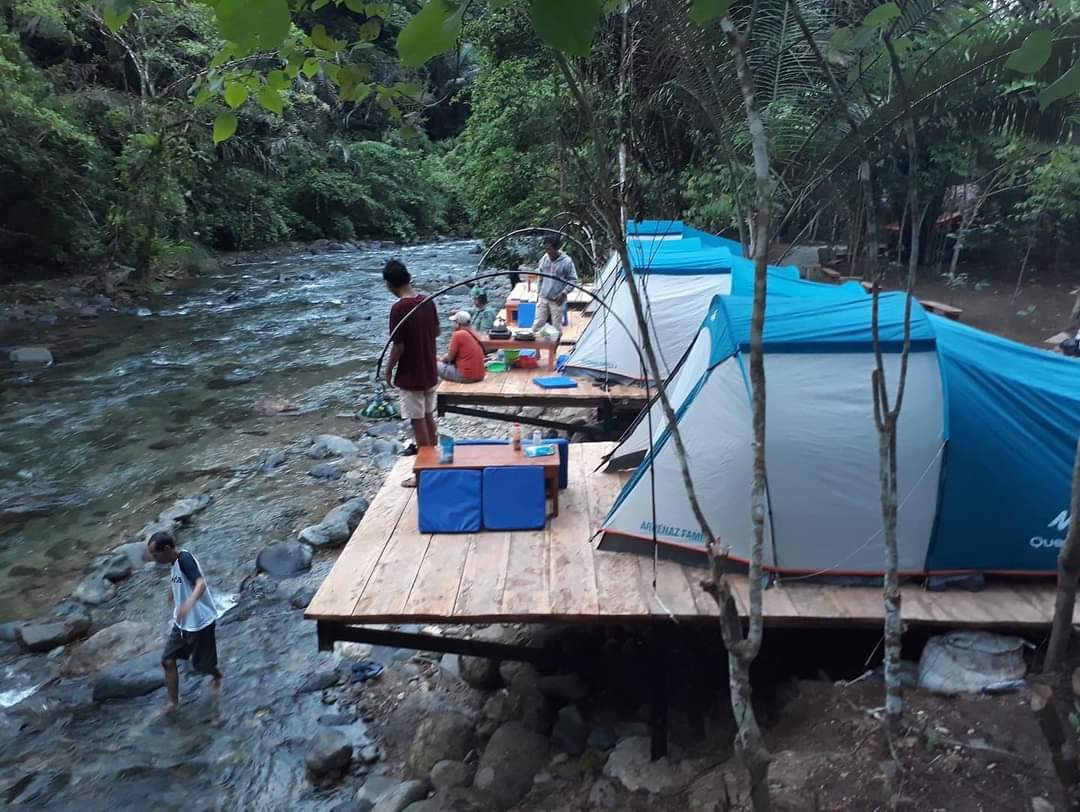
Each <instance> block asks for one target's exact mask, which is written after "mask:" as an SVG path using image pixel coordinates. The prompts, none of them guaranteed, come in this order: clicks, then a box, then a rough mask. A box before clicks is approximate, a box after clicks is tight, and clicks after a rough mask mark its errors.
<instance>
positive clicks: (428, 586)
mask: <svg viewBox="0 0 1080 812" xmlns="http://www.w3.org/2000/svg"><path fill="white" fill-rule="evenodd" d="M609 448H610V445H609V444H607V443H590V444H583V445H582V444H575V445H571V446H570V487H569V488H567V489H566V490H565V491H564V493H563V501H562V511H561V515H560V516H559V517H558V518H557V519H554V520H553V521H551V522H550V523H549V524H548V528H547V529H546V530H544V531H534V532H520V533H506V532H501V533H488V532H484V533H474V534H466V535H421V534H420V532H419V531H418V530H417V515H416V491H415V489H406V488H402V487H401V485H400V482H401V480H402V479H403V478H404V477H405V476H407V475H408V473H409V469H410V467H411V465H412V461H411V460H410V459H408V458H406V459H402V460H401V461H400V462H399V463H398V466H397V467H396V468H395V469H394V470H393V471H391V472H390V474H389V476H388V477H387V479H386V484H385V485H384V486H383V488H382V490H381V491H380V492H379V494H378V496H377V497H376V498H375V501H374V503H373V504H372V505H371V507H370V509H369V510H368V512H367V515H366V516H365V517H364V520H363V521H362V522H361V523H360V526H359V527H358V528H357V529H356V532H355V533H353V536H352V538H351V539H350V541H349V543H348V544H347V545H346V546H345V548H344V549H343V550H342V552H341V555H340V556H339V557H338V560H337V562H336V563H335V565H334V568H333V570H332V571H331V572H330V574H329V576H327V578H326V580H325V581H323V583H322V586H321V587H320V588H319V591H318V594H316V596H315V599H314V600H313V601H312V602H311V605H310V606H309V607H308V608H307V611H306V612H305V617H307V618H309V619H314V620H318V621H323V622H328V623H337V624H354V625H358V624H374V623H432V624H449V623H454V624H458V623H460V624H469V623H513V622H564V621H567V622H572V621H581V622H620V623H622V622H638V621H647V620H650V619H654V618H655V619H663V618H665V617H668V616H669V611H670V615H674V617H676V618H677V619H679V620H681V621H707V620H709V619H710V618H712V617H713V616H715V615H716V606H715V604H714V603H713V600H712V598H710V597H709V596H708V595H707V594H706V593H705V592H704V591H703V590H702V588H701V580H702V578H703V577H704V575H705V570H704V569H698V568H695V567H688V566H684V565H681V564H677V563H674V562H670V561H660V562H659V563H658V565H657V569H656V572H655V578H656V587H655V590H654V588H653V578H654V571H653V561H652V558H651V557H648V556H639V555H634V554H632V553H614V552H603V551H600V550H597V549H596V544H595V543H590V541H589V539H590V537H591V536H592V533H593V531H594V530H595V529H596V528H597V527H598V526H599V523H600V522H601V521H602V520H603V517H604V515H605V513H606V511H607V509H608V508H609V506H610V505H611V503H612V500H613V499H614V498H615V496H616V495H617V494H618V492H619V489H620V488H621V486H622V483H623V481H624V480H625V477H626V475H625V474H606V473H593V469H594V468H596V466H597V464H598V462H599V460H600V458H601V456H602V455H603V453H604V452H605V451H606V450H607V449H609ZM734 580H735V582H736V585H737V589H736V592H737V596H738V600H739V611H740V612H741V613H742V614H743V615H745V614H746V606H747V601H746V593H747V590H746V579H745V578H742V577H735V578H734ZM903 600H904V604H903V608H904V620H905V621H906V622H907V623H908V624H909V625H934V626H981V627H1000V628H1018V629H1019V628H1038V627H1047V626H1049V623H1050V619H1051V616H1052V610H1053V603H1054V585H1053V582H1052V581H1051V580H1046V581H1038V582H1036V581H1030V580H1010V581H999V582H992V583H991V584H989V585H988V586H987V587H986V588H985V589H983V590H982V591H980V592H974V593H971V592H961V591H947V592H927V591H925V590H923V589H921V588H919V587H916V586H907V587H904V589H903ZM764 611H765V618H766V622H767V623H768V624H769V625H773V626H779V625H804V626H869V627H879V626H880V625H881V623H882V601H881V590H880V589H876V588H864V587H845V586H826V585H821V584H807V583H798V582H792V581H789V582H787V583H784V584H781V585H778V586H774V587H773V588H771V589H767V590H766V591H765V593H764ZM1078 616H1080V609H1078Z"/></svg>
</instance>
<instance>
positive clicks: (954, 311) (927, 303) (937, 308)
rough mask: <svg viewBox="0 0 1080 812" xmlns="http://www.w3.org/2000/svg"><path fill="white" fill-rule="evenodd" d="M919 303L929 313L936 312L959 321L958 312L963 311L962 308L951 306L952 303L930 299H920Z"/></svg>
mask: <svg viewBox="0 0 1080 812" xmlns="http://www.w3.org/2000/svg"><path fill="white" fill-rule="evenodd" d="M919 304H921V305H922V306H923V307H924V308H926V309H927V310H929V311H930V312H931V313H936V314H937V315H939V316H944V317H945V318H947V319H952V320H953V321H960V314H961V313H963V312H964V310H963V308H960V307H953V306H952V305H947V304H943V303H941V302H935V301H932V300H930V299H920V300H919Z"/></svg>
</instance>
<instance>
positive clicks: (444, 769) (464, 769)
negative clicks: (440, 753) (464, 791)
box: [429, 761, 473, 792]
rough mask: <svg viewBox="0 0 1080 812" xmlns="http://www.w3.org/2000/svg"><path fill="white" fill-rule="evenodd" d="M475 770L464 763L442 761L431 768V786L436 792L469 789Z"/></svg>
mask: <svg viewBox="0 0 1080 812" xmlns="http://www.w3.org/2000/svg"><path fill="white" fill-rule="evenodd" d="M472 779H473V768H472V767H470V766H469V765H468V764H466V763H465V762H464V761H440V762H439V763H438V764H436V765H435V766H434V767H432V768H431V776H430V777H429V780H430V781H431V786H432V787H434V789H435V791H436V792H441V791H443V790H448V789H456V788H457V787H467V786H469V784H471V783H472Z"/></svg>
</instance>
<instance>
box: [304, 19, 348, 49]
mask: <svg viewBox="0 0 1080 812" xmlns="http://www.w3.org/2000/svg"><path fill="white" fill-rule="evenodd" d="M311 41H312V43H314V45H315V47H316V48H320V49H322V50H324V51H340V50H341V48H342V45H341V43H340V42H338V41H337V40H336V39H334V38H333V37H331V36H330V35H329V34H327V33H326V26H325V25H317V26H315V27H314V28H312V29H311Z"/></svg>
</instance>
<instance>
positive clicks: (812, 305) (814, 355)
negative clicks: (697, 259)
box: [601, 293, 1080, 576]
mask: <svg viewBox="0 0 1080 812" xmlns="http://www.w3.org/2000/svg"><path fill="white" fill-rule="evenodd" d="M905 304H906V295H905V294H902V293H891V294H884V295H882V296H881V297H880V303H879V335H880V338H881V344H880V346H881V350H882V353H883V360H884V365H885V369H886V380H887V382H888V385H889V390H890V392H891V393H892V396H893V397H895V391H896V382H897V378H898V372H899V366H900V358H901V348H902V346H903V340H904V328H903V325H904V308H905ZM751 307H752V301H751V299H749V298H747V297H737V296H731V297H716V298H714V299H713V301H712V304H711V307H710V309H709V313H708V316H707V317H706V318H705V320H704V322H703V323H702V325H701V328H700V330H699V331H698V333H697V336H696V338H695V339H694V341H693V343H692V344H691V346H690V348H689V350H688V351H687V353H686V355H685V357H684V358H683V359H682V362H681V363H680V365H679V368H678V369H677V371H676V373H675V375H673V376H672V378H671V380H670V381H669V383H668V394H669V397H670V399H671V402H672V406H673V407H674V408H675V410H676V414H677V419H678V425H679V428H680V432H681V435H682V437H683V441H684V444H685V446H686V448H687V450H688V454H689V463H690V471H691V475H692V478H693V482H694V487H695V490H696V493H697V496H698V499H699V501H700V503H701V505H702V507H703V509H704V511H705V514H706V517H707V519H708V521H709V524H710V529H711V530H712V532H713V534H714V536H715V537H716V538H717V539H718V540H719V543H720V544H721V546H722V547H723V548H725V549H726V550H728V551H729V553H730V555H731V557H732V558H733V559H734V560H736V561H746V560H748V559H749V556H750V545H751V538H752V527H751V519H750V496H751V468H752V442H751V400H750V384H749V378H748V357H747V353H748V347H749V338H750V315H751ZM911 307H912V312H911V323H910V347H911V352H910V359H909V366H908V373H907V385H906V391H905V395H904V402H903V408H902V410H901V413H900V419H899V424H898V428H897V444H898V480H899V488H898V493H899V501H898V504H899V514H898V531H897V532H898V539H899V552H900V568H901V571H902V572H903V573H904V574H907V575H924V574H933V573H938V574H943V573H955V572H982V573H1003V574H1008V573H1017V574H1022V573H1045V572H1053V571H1054V569H1055V562H1056V555H1057V551H1058V548H1059V547H1060V546H1061V544H1062V543H1063V540H1064V536H1065V534H1066V532H1067V530H1068V527H1069V524H1070V522H1071V519H1072V517H1071V516H1070V515H1069V494H1070V484H1071V483H1070V480H1071V471H1072V463H1073V460H1074V456H1075V452H1076V443H1077V436H1078V433H1080V363H1078V362H1076V361H1074V360H1072V359H1069V358H1065V357H1063V356H1060V355H1055V354H1053V353H1049V352H1045V351H1041V350H1036V349H1032V348H1029V347H1025V346H1022V345H1020V344H1016V343H1014V342H1011V341H1007V340H1005V339H1002V338H999V337H996V336H992V335H989V334H987V333H984V332H982V331H979V330H975V329H972V328H970V327H965V326H963V325H960V324H957V323H955V322H951V321H949V320H947V319H939V318H937V317H935V316H930V315H928V314H927V313H926V312H925V311H924V310H923V308H922V307H921V306H920V305H919V304H918V302H915V301H913V302H912V303H911ZM871 308H872V299H871V298H870V297H864V298H862V299H851V300H848V301H839V302H838V301H826V300H822V299H815V298H813V297H783V296H774V295H771V294H770V296H769V298H768V300H767V306H766V318H765V335H764V352H765V375H766V391H767V401H766V402H767V408H766V425H767V432H766V451H765V453H766V465H767V511H766V516H767V519H766V536H765V565H766V568H767V569H769V570H771V571H776V572H782V573H799V574H815V575H845V576H851V575H873V576H876V575H878V574H880V573H881V571H882V566H883V561H884V547H883V536H882V518H881V503H880V491H879V451H878V436H877V431H876V428H875V424H874V416H873V400H872V391H871V383H870V381H871V374H872V372H873V370H874V367H875V361H874V350H873V342H872V332H871ZM635 464H636V465H637V467H636V470H635V471H634V473H633V474H632V476H631V478H630V480H629V481H628V482H627V484H626V486H625V487H624V489H623V491H622V493H621V494H620V495H619V497H618V499H617V500H616V502H615V503H614V505H613V506H612V508H611V510H610V512H609V514H608V516H607V518H606V520H605V521H604V523H603V525H602V529H601V533H602V534H603V539H602V540H601V548H602V549H623V548H625V547H627V546H637V547H644V548H645V549H648V550H650V551H651V549H652V545H653V543H654V540H655V543H659V544H660V545H664V546H666V547H673V548H680V549H681V550H684V551H696V552H700V553H703V552H704V551H705V539H704V538H703V537H702V533H701V529H700V528H699V527H698V526H697V525H696V523H695V521H694V518H693V514H692V512H691V510H690V507H689V502H688V499H687V495H686V493H685V490H684V488H683V486H682V478H681V474H680V469H679V466H678V463H677V460H676V457H675V454H674V449H673V443H672V442H671V432H670V430H669V428H668V426H667V424H666V422H665V419H664V416H663V413H662V412H661V410H660V408H659V404H657V403H653V404H652V405H651V406H650V408H649V409H648V410H647V411H646V412H644V413H643V415H642V417H641V418H640V419H639V421H638V422H637V423H636V425H635V426H634V427H632V428H631V430H630V431H629V432H628V433H627V435H626V436H625V437H624V438H623V440H622V442H621V443H620V444H619V446H618V447H617V448H616V449H615V450H614V451H613V452H612V454H611V456H610V458H609V466H610V467H613V468H624V469H625V468H629V467H632V466H634V465H635Z"/></svg>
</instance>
